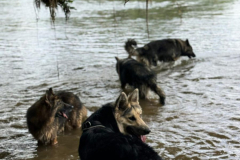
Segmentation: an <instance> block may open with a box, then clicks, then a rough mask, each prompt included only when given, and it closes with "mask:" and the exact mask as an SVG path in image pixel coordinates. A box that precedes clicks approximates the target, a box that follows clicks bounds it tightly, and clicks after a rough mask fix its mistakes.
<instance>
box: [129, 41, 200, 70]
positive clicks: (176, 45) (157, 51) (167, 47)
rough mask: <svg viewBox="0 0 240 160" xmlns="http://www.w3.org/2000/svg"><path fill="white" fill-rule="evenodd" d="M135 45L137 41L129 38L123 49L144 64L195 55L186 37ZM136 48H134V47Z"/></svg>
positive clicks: (153, 63) (154, 63)
mask: <svg viewBox="0 0 240 160" xmlns="http://www.w3.org/2000/svg"><path fill="white" fill-rule="evenodd" d="M136 47H137V42H136V41H135V40H134V39H129V40H128V41H127V42H126V43H125V50H126V51H127V52H128V54H129V57H131V56H137V60H138V61H139V62H141V63H144V64H146V65H153V66H157V62H158V61H161V62H171V61H176V60H177V59H179V58H180V56H188V58H192V57H195V56H196V55H195V54H194V53H193V49H192V46H191V45H190V43H189V41H188V39H187V40H186V41H183V40H181V39H163V40H157V41H151V42H150V43H148V44H146V45H144V46H143V47H139V48H136ZM135 48H136V49H135Z"/></svg>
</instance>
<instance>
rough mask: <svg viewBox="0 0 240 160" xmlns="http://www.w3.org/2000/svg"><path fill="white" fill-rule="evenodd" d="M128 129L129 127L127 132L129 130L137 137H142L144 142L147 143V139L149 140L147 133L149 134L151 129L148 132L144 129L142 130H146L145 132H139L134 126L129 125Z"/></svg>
mask: <svg viewBox="0 0 240 160" xmlns="http://www.w3.org/2000/svg"><path fill="white" fill-rule="evenodd" d="M126 129H127V132H128V133H129V134H130V135H132V136H135V137H137V138H139V139H141V141H142V142H144V143H145V142H146V140H147V136H146V134H148V133H149V132H150V130H149V132H148V133H147V132H146V131H144V130H143V131H142V132H144V133H137V131H136V130H135V129H133V128H132V127H127V128H126Z"/></svg>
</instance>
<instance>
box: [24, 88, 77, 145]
mask: <svg viewBox="0 0 240 160" xmlns="http://www.w3.org/2000/svg"><path fill="white" fill-rule="evenodd" d="M72 109H73V106H71V105H68V104H66V103H63V101H62V100H61V99H60V98H59V97H58V96H56V95H55V94H54V93H53V91H52V89H51V88H50V89H49V90H47V91H46V95H44V96H42V97H41V98H40V99H39V100H38V101H37V102H35V103H34V104H33V105H32V106H31V107H30V108H29V109H28V110H27V115H26V117H27V126H28V130H29V132H30V133H31V134H32V135H33V137H34V138H35V139H36V140H38V143H39V144H51V145H54V144H56V143H57V134H58V133H59V132H62V131H63V130H64V125H65V122H66V118H67V117H68V116H69V114H70V112H71V110H72Z"/></svg>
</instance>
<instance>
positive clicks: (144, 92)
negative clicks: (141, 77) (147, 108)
mask: <svg viewBox="0 0 240 160" xmlns="http://www.w3.org/2000/svg"><path fill="white" fill-rule="evenodd" d="M139 94H140V98H141V99H146V98H147V95H148V87H147V86H146V85H141V86H140V87H139Z"/></svg>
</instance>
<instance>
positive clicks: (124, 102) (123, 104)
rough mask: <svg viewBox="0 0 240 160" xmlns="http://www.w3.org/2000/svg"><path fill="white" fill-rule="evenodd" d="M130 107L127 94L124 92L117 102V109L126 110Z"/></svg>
mask: <svg viewBox="0 0 240 160" xmlns="http://www.w3.org/2000/svg"><path fill="white" fill-rule="evenodd" d="M127 108H128V98H127V95H126V94H125V93H124V92H122V93H121V94H120V96H119V97H118V99H117V101H116V103H115V109H117V110H122V111H124V110H125V109H127Z"/></svg>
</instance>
